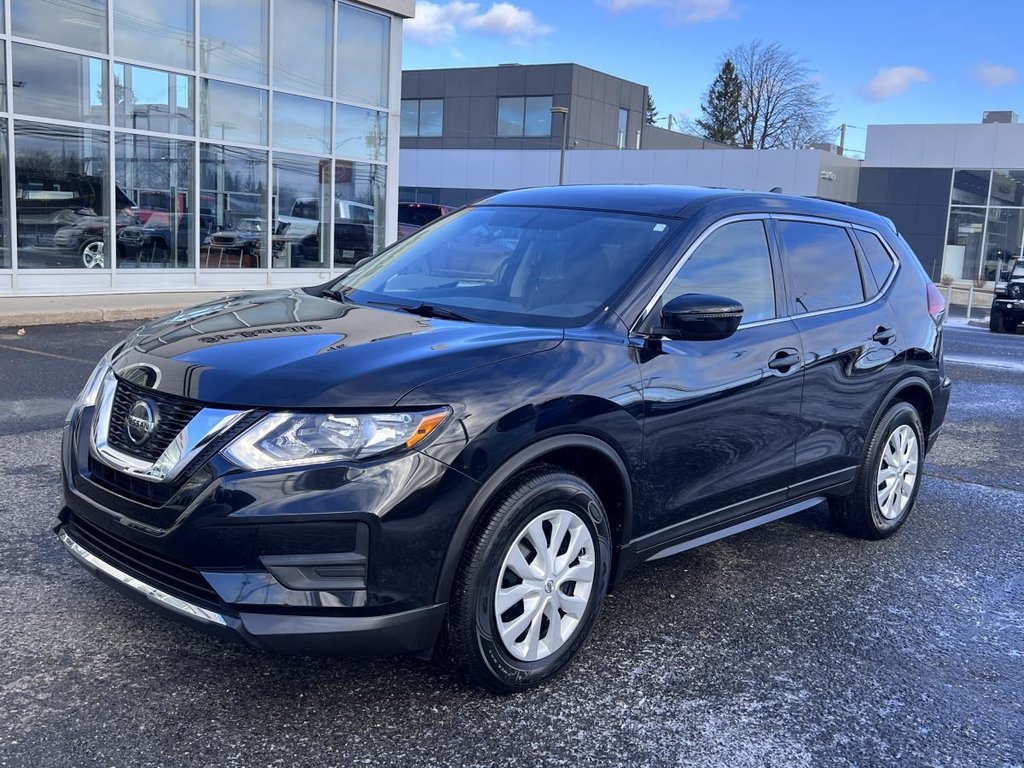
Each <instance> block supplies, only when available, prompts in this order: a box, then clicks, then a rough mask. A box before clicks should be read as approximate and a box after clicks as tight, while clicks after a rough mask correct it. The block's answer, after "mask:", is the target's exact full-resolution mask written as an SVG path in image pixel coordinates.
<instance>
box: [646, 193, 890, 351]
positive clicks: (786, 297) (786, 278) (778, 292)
mask: <svg viewBox="0 0 1024 768" xmlns="http://www.w3.org/2000/svg"><path fill="white" fill-rule="evenodd" d="M750 219H759V220H762V221H764V223H765V230H766V232H767V235H768V249H769V251H770V253H771V258H772V276H773V280H774V283H775V303H776V315H777V316H776V317H774V318H771V319H769V320H757V321H755V322H751V323H746V322H741V323H740V324H739V327H738V328H737V329H736V331H737V332H739V331H741V330H743V329H744V328H754V327H758V326H762V325H770V324H772V323H784V322H789V321H792V320H795V319H798V318H805V317H817V316H820V315H828V314H832V313H834V312H845V311H847V310H850V309H859V308H861V307H866V306H869V305H871V304H874V303H876V302H878V301H879V300H880V299H882V298H883V297H884V296H885V295H886V293H888V291H889V288H890V287H892V284H893V283H894V282H896V278H897V277H898V276H899V274H900V270H901V269H902V264H903V262H902V260H901V259H900V257H899V254H897V253H896V251H895V249H894V248H893V247H892V246H891V245H890V244H889V241H888V240H886V239H885V236H884V235H882V233H881V232H880V231H879V230H878V229H876V228H874V227H870V226H866V225H863V224H857V223H853V222H849V221H841V220H839V219H832V218H828V217H824V216H807V215H801V214H775V213H753V214H749V213H748V214H737V215H731V216H725V217H723V218H721V219H718V220H717V221H715V222H712V223H711V224H709V225H708V226H707V227H705V228H704V230H703V231H702V232H701V233H700V234H699V235H698V236H697V237H696V238H695V239H694V241H693V242H692V243H690V245H689V246H687V247H686V249H685V250H684V251H683V252H682V254H680V255H679V256H678V257H677V259H676V262H675V264H674V265H673V267H672V269H671V270H669V272H668V274H667V275H666V276H665V279H664V280H662V282H661V284H660V285H659V286H658V288H657V290H655V292H654V294H653V295H652V296H651V299H650V300H649V301H648V302H647V304H646V305H645V306H644V309H643V310H642V311H641V312H640V314H639V315H637V318H636V320H635V321H634V322H633V324H632V326H630V330H629V333H630V335H631V336H634V335H636V336H647V337H649V336H652V335H654V336H656V337H658V338H661V337H660V336H659V335H658V334H652V326H651V323H650V321H651V318H652V313H653V311H654V309H655V308H656V307H657V306H658V305H659V304H660V302H661V300H662V297H663V296H664V294H665V291H667V290H668V288H669V287H670V286H671V285H672V281H673V280H675V277H676V275H677V274H678V273H679V271H680V270H681V269H682V268H683V267H684V266H685V265H686V262H687V261H688V260H689V259H690V257H691V256H692V255H693V253H694V252H695V251H696V250H697V248H699V247H700V246H701V244H702V243H703V242H704V241H705V240H706V239H707V238H708V237H709V236H710V235H711V233H712V232H714V231H715V230H717V229H719V228H721V227H724V226H726V225H728V224H732V223H734V222H737V221H748V220H750ZM777 221H803V222H807V223H810V224H827V225H830V226H836V227H842V228H844V229H846V230H861V231H863V232H869V233H871V234H873V235H875V236H876V237H877V238H878V239H879V241H880V242H881V243H882V245H883V247H884V248H885V250H886V251H888V252H889V257H890V258H891V259H892V261H893V269H892V270H891V271H890V272H889V278H888V280H886V282H885V285H882V286H879V288H878V291H877V292H876V293H875V294H874V295H872V296H870V297H869V298H866V299H865V300H864V301H861V302H858V303H856V304H848V305H844V306H841V307H831V308H829V309H819V310H815V311H814V312H800V313H797V312H796V311H795V307H794V306H793V303H792V300H791V298H790V297H791V296H792V295H793V288H792V285H791V283H790V267H789V263H788V261H787V259H786V257H785V253H784V252H783V248H782V242H781V239H780V238H779V233H778V229H777V228H776V226H775V223H776V222H777ZM847 236H848V237H849V238H850V242H851V243H852V244H853V247H854V253H855V254H856V256H857V268H858V270H861V285H862V286H863V284H864V283H863V281H864V274H863V265H862V263H861V255H860V251H859V244H858V243H857V240H856V237H854V236H853V233H852V232H851V231H848V232H847ZM866 294H867V291H865V295H866Z"/></svg>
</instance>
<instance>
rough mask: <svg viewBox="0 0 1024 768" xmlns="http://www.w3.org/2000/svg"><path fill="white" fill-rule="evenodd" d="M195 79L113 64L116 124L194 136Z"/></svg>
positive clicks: (122, 126)
mask: <svg viewBox="0 0 1024 768" xmlns="http://www.w3.org/2000/svg"><path fill="white" fill-rule="evenodd" d="M193 87H194V86H193V79H192V78H191V77H189V76H188V75H177V74H173V73H171V72H161V71H160V70H157V69H146V68H145V67H135V66H131V65H129V64H115V65H114V124H115V125H116V126H117V127H119V128H139V129H142V130H144V131H158V132H160V133H181V134H186V135H193V134H195V130H196V127H195V107H194V106H193V105H194V102H195V96H194V94H193Z"/></svg>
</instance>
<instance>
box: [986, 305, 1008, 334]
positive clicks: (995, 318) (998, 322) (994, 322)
mask: <svg viewBox="0 0 1024 768" xmlns="http://www.w3.org/2000/svg"><path fill="white" fill-rule="evenodd" d="M1005 324H1006V321H1005V319H1004V318H1003V312H1002V310H999V309H996V308H995V307H993V308H992V311H991V312H989V315H988V329H989V330H990V331H991V332H992V333H1006V328H1005Z"/></svg>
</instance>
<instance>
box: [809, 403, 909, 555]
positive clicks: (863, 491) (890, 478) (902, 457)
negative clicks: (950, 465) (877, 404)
mask: <svg viewBox="0 0 1024 768" xmlns="http://www.w3.org/2000/svg"><path fill="white" fill-rule="evenodd" d="M924 440H925V437H924V428H923V426H922V425H921V417H920V416H919V415H918V413H917V410H916V409H915V408H914V406H912V405H911V404H910V403H906V402H898V403H895V404H894V405H893V406H892V407H890V408H889V410H888V411H886V412H885V415H883V416H882V418H881V420H880V421H879V422H878V426H877V427H875V431H874V434H873V435H872V437H871V441H870V443H869V444H868V450H867V455H866V456H865V458H864V461H863V463H862V464H861V466H860V471H859V473H858V475H857V484H856V487H855V490H854V491H853V493H851V494H850V495H849V496H845V497H842V498H838V499H831V500H830V501H829V510H830V511H831V512H832V516H833V518H834V519H835V520H836V522H837V523H838V524H839V525H840V526H841V527H842V528H844V529H845V530H846V531H847V532H848V533H851V534H853V535H854V536H859V537H861V538H864V539H885V538H888V537H889V536H892V535H893V534H894V533H896V531H898V530H899V529H900V526H902V525H903V523H904V522H906V520H907V517H909V516H910V510H911V509H913V506H914V501H915V500H916V499H917V491H918V488H920V486H921V477H922V475H923V474H924V445H925V442H924Z"/></svg>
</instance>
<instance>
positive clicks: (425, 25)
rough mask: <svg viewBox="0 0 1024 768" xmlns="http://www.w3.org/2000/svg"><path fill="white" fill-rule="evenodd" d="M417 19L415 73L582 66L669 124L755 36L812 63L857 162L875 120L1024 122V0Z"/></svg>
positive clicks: (634, 5)
mask: <svg viewBox="0 0 1024 768" xmlns="http://www.w3.org/2000/svg"><path fill="white" fill-rule="evenodd" d="M416 14H417V18H416V19H414V20H412V21H408V22H406V25H405V34H404V52H403V68H404V69H428V68H435V67H470V66H492V65H496V64H507V63H519V64H541V63H562V62H573V63H576V64H582V65H585V66H588V67H591V68H593V69H597V70H601V71H603V72H608V73H609V74H613V75H617V76H619V77H623V78H625V79H627V80H633V81H635V82H638V83H642V84H644V85H647V86H649V87H650V89H651V95H652V96H653V97H654V100H655V103H656V104H657V107H658V111H659V113H660V115H661V120H660V122H659V124H660V125H662V126H664V125H665V124H666V121H665V118H666V117H667V116H668V115H669V114H673V115H675V116H676V118H677V119H678V118H680V117H683V118H689V119H694V118H696V117H698V116H699V115H700V102H701V97H702V95H703V93H704V92H705V90H706V89H707V87H708V85H709V84H710V83H711V81H712V80H713V79H714V77H715V75H716V74H717V72H718V68H719V64H720V60H721V57H722V55H723V53H724V52H725V51H727V50H729V49H730V48H733V47H734V46H737V45H742V44H744V43H748V42H751V41H753V40H762V41H764V42H765V43H778V44H780V45H781V46H782V47H784V48H786V49H788V50H790V51H792V52H793V53H794V54H795V55H796V56H797V57H798V58H800V59H803V60H804V61H805V63H806V65H807V66H808V67H809V69H811V70H812V71H813V72H814V75H813V76H814V77H815V78H816V79H817V80H818V82H819V83H820V85H821V88H822V91H823V92H824V93H827V94H830V95H831V96H832V102H833V107H834V108H835V115H834V117H833V118H832V123H833V124H834V125H836V126H838V125H840V124H841V123H846V124H847V125H848V126H850V127H849V128H848V129H847V147H848V148H850V149H851V150H853V151H855V152H856V151H857V150H863V148H864V140H865V136H866V132H865V128H866V126H868V125H871V124H882V123H978V122H981V115H982V112H984V111H986V110H1013V111H1016V112H1018V113H1019V114H1021V115H1022V117H1024V38H1022V30H1024V1H1022V0H973V1H972V2H966V0H956V1H955V2H950V1H947V0H931V1H928V0H888V1H887V2H885V1H882V0H858V1H857V2H852V3H851V2H844V3H838V2H811V1H810V0H514V2H513V1H510V2H466V1H465V0H435V1H434V2H428V1H427V0H417V3H416ZM835 140H836V143H838V131H837V134H836V139H835Z"/></svg>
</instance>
